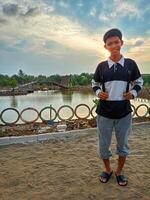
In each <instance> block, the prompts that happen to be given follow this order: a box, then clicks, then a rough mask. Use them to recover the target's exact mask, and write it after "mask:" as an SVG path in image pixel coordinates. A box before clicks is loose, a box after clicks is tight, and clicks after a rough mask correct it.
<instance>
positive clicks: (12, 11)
mask: <svg viewBox="0 0 150 200" xmlns="http://www.w3.org/2000/svg"><path fill="white" fill-rule="evenodd" d="M3 13H4V14H6V15H8V16H14V15H17V13H18V5H17V4H5V5H3Z"/></svg>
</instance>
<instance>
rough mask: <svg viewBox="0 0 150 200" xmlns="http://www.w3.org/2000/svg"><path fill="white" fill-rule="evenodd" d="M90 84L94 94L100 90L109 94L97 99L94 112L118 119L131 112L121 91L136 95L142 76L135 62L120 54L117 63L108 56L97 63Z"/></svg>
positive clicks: (129, 105)
mask: <svg viewBox="0 0 150 200" xmlns="http://www.w3.org/2000/svg"><path fill="white" fill-rule="evenodd" d="M91 84H92V88H93V91H94V92H95V93H96V96H98V93H99V92H100V91H105V92H108V96H109V97H108V98H107V99H106V100H102V99H99V103H98V105H97V108H96V113H97V114H99V115H102V116H104V117H107V118H113V119H119V118H122V117H124V116H126V115H127V114H129V113H130V112H132V108H131V104H130V100H127V99H125V98H124V97H123V92H127V91H130V92H131V93H132V94H133V96H134V97H136V96H137V94H138V92H139V91H140V90H141V88H142V86H143V78H142V76H141V73H140V71H139V68H138V66H137V64H136V62H135V61H134V60H132V59H129V58H124V57H123V56H122V57H121V59H120V60H119V61H118V62H117V63H115V62H113V61H112V60H111V59H110V58H108V60H106V61H103V62H101V63H99V64H98V66H97V68H96V70H95V73H94V75H93V78H92V81H91Z"/></svg>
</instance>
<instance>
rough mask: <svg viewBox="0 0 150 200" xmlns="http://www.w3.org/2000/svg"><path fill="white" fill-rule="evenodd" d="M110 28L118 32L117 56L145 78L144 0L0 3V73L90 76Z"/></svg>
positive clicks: (147, 22) (149, 40) (148, 45)
mask: <svg viewBox="0 0 150 200" xmlns="http://www.w3.org/2000/svg"><path fill="white" fill-rule="evenodd" d="M111 28H119V29H120V30H121V31H122V34H123V40H124V45H123V47H122V50H121V53H122V54H123V55H124V56H125V57H128V58H132V59H134V60H135V61H136V63H137V64H138V66H139V69H140V71H141V73H150V1H148V0H134V1H131V0H105V1H104V0H5V1H4V0H0V74H8V75H13V74H17V73H18V71H19V69H22V70H23V72H24V73H26V74H32V75H39V74H43V75H46V76H50V75H52V74H60V75H67V74H81V73H94V71H95V69H96V66H97V65H98V63H100V62H101V61H103V60H106V59H107V58H108V56H109V53H108V52H107V50H106V49H105V48H104V43H103V35H104V33H105V32H106V31H107V30H109V29H111Z"/></svg>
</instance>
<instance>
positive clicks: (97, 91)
mask: <svg viewBox="0 0 150 200" xmlns="http://www.w3.org/2000/svg"><path fill="white" fill-rule="evenodd" d="M100 92H101V90H100V89H98V90H96V92H95V93H96V96H97V97H98V94H99V93H100Z"/></svg>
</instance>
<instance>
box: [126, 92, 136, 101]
mask: <svg viewBox="0 0 150 200" xmlns="http://www.w3.org/2000/svg"><path fill="white" fill-rule="evenodd" d="M123 96H124V97H125V98H126V99H127V100H130V99H134V96H133V95H132V94H131V92H124V93H123Z"/></svg>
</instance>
